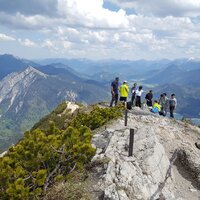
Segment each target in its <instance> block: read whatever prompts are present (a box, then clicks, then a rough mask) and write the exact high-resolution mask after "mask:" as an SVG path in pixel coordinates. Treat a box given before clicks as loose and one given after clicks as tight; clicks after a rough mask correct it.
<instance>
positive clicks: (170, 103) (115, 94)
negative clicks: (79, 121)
mask: <svg viewBox="0 0 200 200" xmlns="http://www.w3.org/2000/svg"><path fill="white" fill-rule="evenodd" d="M129 92H131V101H129V102H127V100H128V96H129ZM143 93H144V90H143V87H142V86H141V85H140V86H139V87H137V83H134V84H133V86H132V88H131V90H130V91H129V86H128V84H127V81H123V83H122V85H120V86H119V77H116V78H115V80H114V81H113V82H112V83H111V95H112V99H111V102H110V107H112V106H113V103H114V104H115V105H117V103H118V99H119V101H120V102H126V105H127V107H128V106H129V107H132V106H137V107H140V108H141V107H142V102H141V97H142V94H143ZM145 100H146V105H147V106H148V108H149V110H150V111H151V112H153V113H158V114H160V115H162V116H166V115H167V111H168V110H169V111H170V117H171V118H174V110H175V109H176V106H177V99H176V97H175V94H172V95H171V97H170V98H168V97H167V94H166V93H163V94H161V95H160V99H159V100H154V101H153V91H152V90H149V92H148V93H146V95H145Z"/></svg>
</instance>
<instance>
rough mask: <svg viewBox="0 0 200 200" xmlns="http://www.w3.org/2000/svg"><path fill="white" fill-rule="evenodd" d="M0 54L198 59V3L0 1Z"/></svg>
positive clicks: (169, 0) (182, 0)
mask: <svg viewBox="0 0 200 200" xmlns="http://www.w3.org/2000/svg"><path fill="white" fill-rule="evenodd" d="M0 47H1V48H0V54H5V53H7V54H13V55H15V56H19V57H24V58H29V59H36V58H87V59H128V60H138V59H147V60H155V59H162V58H168V59H177V58H183V57H184V58H197V59H200V1H198V0H179V1H177V0H163V1H159V0H143V1H142V3H141V1H140V0H84V1H83V0H42V1H41V0H30V1H28V2H27V1H26V0H15V1H11V0H10V1H4V0H0Z"/></svg>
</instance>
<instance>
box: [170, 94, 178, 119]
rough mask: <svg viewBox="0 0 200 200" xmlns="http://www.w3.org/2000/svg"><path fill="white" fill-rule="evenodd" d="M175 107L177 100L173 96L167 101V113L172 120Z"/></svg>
mask: <svg viewBox="0 0 200 200" xmlns="http://www.w3.org/2000/svg"><path fill="white" fill-rule="evenodd" d="M176 107H177V99H176V96H175V94H172V95H171V99H170V100H169V111H170V117H171V118H174V110H175V109H176Z"/></svg>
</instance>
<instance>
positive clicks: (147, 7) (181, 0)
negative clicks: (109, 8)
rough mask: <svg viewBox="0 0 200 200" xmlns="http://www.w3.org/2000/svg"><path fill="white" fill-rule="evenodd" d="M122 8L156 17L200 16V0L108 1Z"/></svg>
mask: <svg viewBox="0 0 200 200" xmlns="http://www.w3.org/2000/svg"><path fill="white" fill-rule="evenodd" d="M106 1H110V2H112V3H114V4H117V5H119V6H120V7H122V8H124V9H126V8H132V9H134V10H135V11H136V12H137V13H142V14H144V15H156V16H162V17H166V16H170V15H171V16H190V17H195V16H199V15H200V1H199V0H143V1H142V2H141V1H140V0H106Z"/></svg>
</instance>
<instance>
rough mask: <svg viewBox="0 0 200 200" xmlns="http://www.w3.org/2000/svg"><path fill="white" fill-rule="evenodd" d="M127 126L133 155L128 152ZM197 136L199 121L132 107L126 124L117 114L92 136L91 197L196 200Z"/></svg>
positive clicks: (199, 195)
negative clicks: (131, 134) (165, 115)
mask: <svg viewBox="0 0 200 200" xmlns="http://www.w3.org/2000/svg"><path fill="white" fill-rule="evenodd" d="M130 128H131V129H134V130H135V135H134V146H133V156H128V149H129V135H130ZM199 141H200V129H199V128H198V127H195V126H192V125H190V124H188V123H184V122H181V121H177V120H174V119H169V118H165V117H162V116H158V115H155V114H151V113H150V112H148V111H143V110H141V109H139V108H133V109H132V110H131V111H129V112H128V125H127V126H124V119H123V118H121V119H118V120H117V121H114V122H112V123H110V124H109V125H108V126H106V127H103V128H102V129H101V130H98V131H97V132H96V134H95V135H94V137H93V144H94V146H95V147H96V148H97V152H96V155H95V156H94V158H93V160H92V163H93V165H94V166H95V167H94V170H93V177H95V178H94V179H95V181H94V182H95V184H94V185H93V190H94V191H96V193H95V194H94V197H93V199H104V200H164V199H165V200H188V199H190V200H199V199H200V150H199V149H198V148H196V147H195V142H199ZM97 191H98V192H97ZM97 193H98V195H97Z"/></svg>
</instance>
